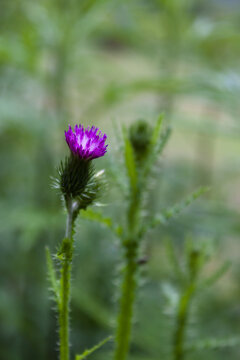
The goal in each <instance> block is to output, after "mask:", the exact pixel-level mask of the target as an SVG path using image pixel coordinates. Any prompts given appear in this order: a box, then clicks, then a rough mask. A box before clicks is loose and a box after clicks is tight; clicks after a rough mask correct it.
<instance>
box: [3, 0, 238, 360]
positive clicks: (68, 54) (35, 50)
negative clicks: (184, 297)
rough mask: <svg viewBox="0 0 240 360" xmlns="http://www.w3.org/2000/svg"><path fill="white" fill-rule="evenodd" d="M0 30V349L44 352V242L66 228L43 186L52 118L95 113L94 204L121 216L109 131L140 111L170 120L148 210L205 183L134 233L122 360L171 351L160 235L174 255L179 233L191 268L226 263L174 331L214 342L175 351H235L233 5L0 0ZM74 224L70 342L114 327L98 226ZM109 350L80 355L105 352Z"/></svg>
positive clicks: (57, 138) (63, 121) (47, 333)
mask: <svg viewBox="0 0 240 360" xmlns="http://www.w3.org/2000/svg"><path fill="white" fill-rule="evenodd" d="M0 29H1V32H0V169H1V170H0V274H1V277H0V359H1V360H19V359H24V360H30V359H31V360H32V359H34V360H42V359H46V360H48V359H49V360H50V359H51V360H53V359H57V352H56V348H57V344H56V342H57V333H56V316H55V313H54V311H53V309H52V308H53V302H52V301H51V300H50V299H49V292H48V286H49V283H48V281H47V270H46V261H45V246H46V245H49V246H50V248H51V251H52V252H54V251H55V250H56V247H57V245H58V243H59V242H60V240H61V239H62V237H63V234H64V224H65V214H64V211H63V209H62V204H61V201H60V197H59V194H58V193H57V192H56V191H55V190H54V189H52V188H51V183H52V180H51V176H54V175H56V166H57V165H58V163H59V161H60V160H61V159H62V158H63V156H65V154H67V152H68V149H67V146H66V144H65V141H64V130H65V129H66V128H67V126H68V124H69V123H71V124H74V123H82V124H84V125H92V124H94V125H98V126H99V127H101V129H102V130H103V131H104V132H106V133H107V134H108V142H109V151H108V155H107V156H106V157H105V158H104V159H99V160H98V161H97V164H96V166H97V168H98V169H101V168H103V167H104V168H105V169H106V178H107V181H108V188H107V191H106V192H105V194H104V195H103V197H102V199H101V202H102V203H104V204H105V206H104V208H103V210H102V211H103V212H104V213H105V214H106V216H107V215H108V214H114V216H115V217H116V219H119V218H120V217H123V211H124V203H123V198H122V196H121V195H120V194H119V189H118V188H117V187H116V186H115V183H116V181H115V180H116V178H114V176H112V175H113V174H115V176H116V174H118V176H119V179H121V177H122V176H123V177H124V173H123V172H124V168H123V166H122V163H121V159H122V158H123V154H122V153H121V146H118V145H120V144H119V142H120V140H119V138H118V134H116V133H119V131H116V130H114V129H116V127H117V128H119V127H120V128H121V126H122V125H123V124H125V125H126V126H128V125H130V124H131V123H132V122H133V121H134V120H136V119H146V120H148V121H149V122H151V123H154V121H155V120H156V119H157V117H158V115H159V113H160V112H164V113H165V122H166V124H170V125H171V127H172V130H173V131H172V135H171V138H170V141H169V143H168V144H167V147H166V148H165V150H164V153H163V156H162V159H161V161H160V163H159V164H158V167H159V172H158V175H156V178H155V182H154V186H153V189H152V191H151V193H150V200H149V203H148V210H149V212H150V213H151V212H152V213H155V212H156V211H159V210H161V209H164V208H165V207H166V206H167V205H172V204H174V203H175V202H177V201H179V200H181V199H182V198H183V197H184V196H186V195H187V194H188V193H190V192H191V191H193V190H194V189H196V188H197V187H198V186H200V185H204V186H205V185H207V186H208V185H210V186H211V190H210V191H209V192H208V193H207V194H206V195H205V196H204V197H202V198H201V199H199V200H197V201H196V202H195V203H194V204H192V205H191V207H190V208H189V209H187V210H186V211H184V212H183V213H182V214H181V215H180V216H179V217H178V218H177V219H174V220H172V221H170V222H169V224H167V225H165V226H162V227H158V228H157V229H156V230H155V231H154V232H151V234H149V235H148V236H147V238H146V243H145V244H146V245H145V248H144V252H145V253H146V254H147V256H148V258H149V261H148V264H146V265H145V266H143V271H142V280H141V286H140V290H139V292H138V301H137V305H136V318H135V322H134V332H133V345H132V352H131V356H130V357H129V359H131V360H134V359H139V360H141V359H142V360H151V359H152V360H157V359H163V360H168V359H171V342H172V336H173V332H174V313H175V310H176V302H177V299H178V296H179V292H178V289H179V288H178V280H177V277H176V273H175V269H174V266H172V265H171V261H170V260H169V256H168V254H167V252H168V251H167V250H166V247H165V245H164V244H165V242H166V239H167V241H168V240H169V241H171V242H172V243H173V244H174V249H175V250H176V252H177V257H178V258H179V259H180V262H183V263H184V240H185V239H186V238H191V239H192V240H193V241H199V239H201V241H202V239H204V242H205V243H206V244H207V246H209V250H208V251H209V259H208V263H207V264H206V267H204V271H203V274H202V277H203V279H204V278H207V277H208V276H211V274H213V273H214V272H215V271H216V270H217V269H219V268H221V266H222V265H223V267H224V269H225V268H228V271H226V272H225V274H224V275H223V276H222V277H221V278H220V279H218V281H216V282H215V283H214V284H213V285H212V286H211V287H208V288H207V289H205V290H204V291H202V292H201V293H200V294H198V296H197V297H196V298H195V299H194V300H193V303H192V307H191V314H190V320H189V324H188V334H187V336H188V337H189V338H190V339H193V340H197V339H198V340H201V339H206V338H207V337H209V336H210V337H211V338H213V337H214V338H216V339H222V340H221V341H220V342H217V341H216V342H215V348H216V349H215V350H213V349H212V348H211V346H207V345H206V344H205V345H206V346H205V345H204V346H202V347H201V346H199V349H198V350H197V351H196V352H194V353H191V352H190V353H189V354H187V356H186V359H195V360H198V359H203V358H207V359H209V360H216V359H218V360H223V359H226V358H228V359H232V360H236V359H239V354H240V346H239V336H240V305H239V304H240V288H239V282H240V262H239V251H240V246H239V239H240V220H239V219H240V216H239V215H240V212H239V209H240V190H239V188H240V141H239V140H240V125H239V114H240V102H239V97H240V73H239V57H240V6H239V2H238V1H237V0H236V1H233V0H231V1H230V0H225V1H224V0H221V1H220V0H141V1H140V0H129V1H127V0H126V1H118V0H81V1H79V0H69V1H62V0H39V1H31V0H21V1H18V0H11V1H4V0H3V1H2V2H1V11H0ZM113 165H114V169H115V170H113ZM118 166H119V168H118ZM116 167H117V170H116ZM119 214H120V215H119ZM78 230H79V231H78V232H77V237H76V256H75V259H74V269H73V271H74V276H73V287H72V295H73V299H72V315H71V318H72V334H71V336H72V349H73V352H74V353H76V352H78V353H80V352H81V351H83V350H84V349H85V348H87V347H90V346H92V345H94V344H95V343H96V342H97V341H99V340H101V339H102V338H103V337H104V336H106V335H109V334H112V333H113V331H114V330H113V329H114V316H115V314H116V299H117V285H116V284H117V283H118V281H119V266H120V264H121V252H120V250H119V246H118V243H117V241H116V239H115V238H114V237H113V235H112V234H111V233H110V231H109V230H108V229H106V228H104V227H103V226H100V224H97V223H96V224H95V223H90V222H89V221H86V220H79V221H78ZM228 264H230V266H228ZM225 265H226V266H225ZM183 266H184V264H183ZM224 339H227V340H226V341H225V340H224ZM112 347H113V344H112V343H109V344H107V345H106V346H105V347H104V348H103V349H102V350H99V351H98V352H96V353H95V354H93V355H92V359H95V360H103V359H104V360H106V359H111V351H112Z"/></svg>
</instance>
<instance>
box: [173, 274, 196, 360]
mask: <svg viewBox="0 0 240 360" xmlns="http://www.w3.org/2000/svg"><path fill="white" fill-rule="evenodd" d="M194 291H195V281H194V280H193V281H192V282H190V284H189V286H188V287H187V288H186V290H185V291H184V292H183V294H182V296H181V298H180V301H179V306H178V313H177V324H176V332H175V335H174V347H173V359H174V360H183V359H184V337H185V332H186V324H187V319H188V313H189V306H190V302H191V299H192V296H193V293H194Z"/></svg>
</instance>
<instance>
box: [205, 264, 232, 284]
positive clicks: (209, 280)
mask: <svg viewBox="0 0 240 360" xmlns="http://www.w3.org/2000/svg"><path fill="white" fill-rule="evenodd" d="M230 267H231V261H229V260H226V261H225V262H224V263H223V264H222V265H221V266H220V267H219V268H218V269H217V270H216V271H215V272H214V273H213V275H211V276H210V277H208V278H207V279H206V280H204V281H202V282H201V283H200V285H199V287H200V288H202V287H207V286H212V285H213V284H215V282H217V281H218V280H219V279H220V278H221V277H222V276H224V275H225V274H226V273H227V271H228V270H229V269H230Z"/></svg>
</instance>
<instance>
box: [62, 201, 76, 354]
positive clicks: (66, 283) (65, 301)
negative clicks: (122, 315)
mask: <svg viewBox="0 0 240 360" xmlns="http://www.w3.org/2000/svg"><path fill="white" fill-rule="evenodd" d="M73 215H74V210H73V206H72V201H70V202H69V206H68V214H67V224H66V237H65V238H64V239H63V242H62V246H61V255H60V258H61V270H60V274H61V278H60V304H59V327H60V329H59V337H60V360H69V357H70V350H69V349H70V344H69V332H70V330H69V312H70V296H71V294H70V288H71V268H72V257H73V227H74V216H73Z"/></svg>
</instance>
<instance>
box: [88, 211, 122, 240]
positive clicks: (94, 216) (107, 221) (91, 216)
mask: <svg viewBox="0 0 240 360" xmlns="http://www.w3.org/2000/svg"><path fill="white" fill-rule="evenodd" d="M81 216H82V218H83V219H86V220H91V221H95V222H98V223H99V224H102V225H104V226H106V227H107V228H109V229H111V230H112V231H113V232H114V234H116V235H118V236H119V235H121V233H122V228H121V227H120V226H114V223H113V221H112V219H111V218H110V217H104V216H103V214H102V213H101V212H95V211H93V210H92V209H87V210H82V211H81Z"/></svg>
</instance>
